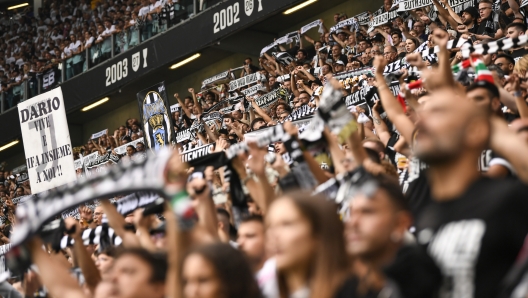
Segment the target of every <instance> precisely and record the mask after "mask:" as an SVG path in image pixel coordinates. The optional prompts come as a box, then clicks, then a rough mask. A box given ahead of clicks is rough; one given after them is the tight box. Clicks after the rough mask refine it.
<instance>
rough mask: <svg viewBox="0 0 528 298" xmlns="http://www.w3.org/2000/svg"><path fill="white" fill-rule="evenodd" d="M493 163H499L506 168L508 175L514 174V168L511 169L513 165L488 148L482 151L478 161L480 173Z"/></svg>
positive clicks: (484, 171)
mask: <svg viewBox="0 0 528 298" xmlns="http://www.w3.org/2000/svg"><path fill="white" fill-rule="evenodd" d="M494 165H501V166H503V167H505V168H506V169H507V170H508V177H513V176H515V170H514V169H513V166H512V165H511V164H510V163H509V162H508V161H507V160H506V159H504V158H502V157H500V156H499V155H497V154H495V152H493V151H492V150H490V149H487V150H484V151H482V153H481V154H480V159H479V161H478V167H479V170H480V171H481V172H482V173H486V172H487V171H488V170H489V168H490V167H491V166H494Z"/></svg>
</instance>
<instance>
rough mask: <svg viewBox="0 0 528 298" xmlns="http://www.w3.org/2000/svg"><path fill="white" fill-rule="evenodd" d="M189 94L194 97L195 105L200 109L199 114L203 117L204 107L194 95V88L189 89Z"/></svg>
mask: <svg viewBox="0 0 528 298" xmlns="http://www.w3.org/2000/svg"><path fill="white" fill-rule="evenodd" d="M189 92H190V93H191V95H192V98H193V102H194V105H195V106H196V107H197V108H198V113H199V114H200V115H201V114H202V113H203V110H202V105H201V104H200V103H199V102H198V99H196V93H194V88H189Z"/></svg>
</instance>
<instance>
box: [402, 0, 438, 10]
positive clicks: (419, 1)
mask: <svg viewBox="0 0 528 298" xmlns="http://www.w3.org/2000/svg"><path fill="white" fill-rule="evenodd" d="M432 4H433V1H431V0H409V1H404V2H400V8H399V9H398V11H407V10H413V9H416V8H420V7H424V6H428V5H432Z"/></svg>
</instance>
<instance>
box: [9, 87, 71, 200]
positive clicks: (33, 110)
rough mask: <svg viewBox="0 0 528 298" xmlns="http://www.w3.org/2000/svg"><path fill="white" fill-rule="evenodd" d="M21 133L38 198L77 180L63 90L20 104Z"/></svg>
mask: <svg viewBox="0 0 528 298" xmlns="http://www.w3.org/2000/svg"><path fill="white" fill-rule="evenodd" d="M18 116H19V120H20V130H21V131H22V139H23V140H24V153H25V155H26V164H27V168H28V174H29V181H30V182H31V192H32V193H34V194H36V193H39V192H42V191H45V190H48V189H51V188H55V187H57V186H60V185H63V184H65V183H68V182H71V181H74V180H75V179H76V175H75V169H74V165H73V152H72V146H71V142H70V133H69V131H68V122H67V121H66V111H65V110H64V99H63V98H62V90H61V88H60V87H59V88H56V89H53V90H51V91H49V92H46V93H44V94H41V95H38V96H35V97H33V98H31V99H29V100H26V101H24V102H21V103H19V104H18Z"/></svg>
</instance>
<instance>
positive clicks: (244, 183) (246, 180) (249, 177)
mask: <svg viewBox="0 0 528 298" xmlns="http://www.w3.org/2000/svg"><path fill="white" fill-rule="evenodd" d="M249 180H253V176H250V175H247V176H246V178H244V179H242V185H246V183H248V182H249Z"/></svg>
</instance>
